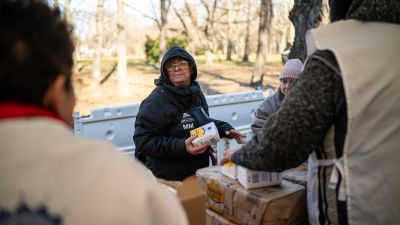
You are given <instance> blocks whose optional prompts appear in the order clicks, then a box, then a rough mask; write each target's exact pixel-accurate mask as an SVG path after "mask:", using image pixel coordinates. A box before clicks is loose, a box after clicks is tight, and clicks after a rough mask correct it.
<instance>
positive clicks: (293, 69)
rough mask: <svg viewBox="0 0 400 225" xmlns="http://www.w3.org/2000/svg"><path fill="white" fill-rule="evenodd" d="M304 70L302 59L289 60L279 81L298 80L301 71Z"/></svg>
mask: <svg viewBox="0 0 400 225" xmlns="http://www.w3.org/2000/svg"><path fill="white" fill-rule="evenodd" d="M302 69H303V63H302V62H301V60H300V59H289V60H288V61H287V62H286V63H285V65H284V66H283V69H282V71H281V73H280V74H279V79H284V78H293V79H295V78H297V77H299V75H300V73H301V70H302Z"/></svg>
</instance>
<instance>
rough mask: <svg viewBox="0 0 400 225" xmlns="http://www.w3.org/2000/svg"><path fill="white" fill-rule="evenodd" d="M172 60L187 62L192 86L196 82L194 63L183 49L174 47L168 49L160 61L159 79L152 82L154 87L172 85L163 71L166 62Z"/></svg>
mask: <svg viewBox="0 0 400 225" xmlns="http://www.w3.org/2000/svg"><path fill="white" fill-rule="evenodd" d="M173 58H181V59H184V60H186V61H188V62H189V63H190V65H191V66H192V73H191V74H190V84H192V83H193V82H194V81H195V80H196V78H197V65H196V61H195V60H194V58H193V57H192V56H191V55H190V54H189V52H187V51H186V50H185V49H183V48H181V47H177V46H174V47H171V48H170V49H168V51H167V52H166V53H165V55H164V57H163V59H162V61H161V66H160V77H159V78H158V79H156V80H155V81H154V84H155V85H160V84H167V85H173V84H172V83H171V81H170V80H169V78H168V74H167V70H166V69H165V65H166V64H167V62H168V61H169V60H170V59H173Z"/></svg>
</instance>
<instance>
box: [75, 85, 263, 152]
mask: <svg viewBox="0 0 400 225" xmlns="http://www.w3.org/2000/svg"><path fill="white" fill-rule="evenodd" d="M268 93H269V92H268ZM263 99H264V96H263V94H262V91H251V92H240V93H230V94H219V95H210V96H206V100H207V103H208V105H209V112H210V117H211V118H214V119H218V120H223V121H226V122H228V123H229V124H231V125H232V126H233V127H235V129H237V130H239V131H240V132H242V133H243V134H245V135H246V138H247V139H248V138H250V137H251V129H250V124H251V121H252V117H253V115H254V112H255V110H256V109H257V107H258V105H259V104H260V103H261V102H262V100H263ZM138 111H139V104H134V105H124V106H113V107H105V108H97V109H93V110H92V111H91V115H90V116H87V117H81V116H80V113H79V111H78V112H74V132H75V135H76V136H84V137H88V138H94V139H99V140H106V141H109V142H111V143H112V144H114V145H115V146H116V147H117V148H118V149H119V150H120V151H122V152H124V153H126V154H128V155H130V156H132V155H133V153H134V150H135V145H134V142H133V139H132V137H133V134H134V130H135V119H136V115H137V113H138ZM229 145H230V147H235V146H236V145H237V144H236V142H235V141H234V140H230V143H229ZM223 150H224V141H220V142H219V143H218V148H217V152H218V154H217V155H218V156H217V157H218V158H220V157H221V155H222V153H223Z"/></svg>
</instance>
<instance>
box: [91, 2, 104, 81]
mask: <svg viewBox="0 0 400 225" xmlns="http://www.w3.org/2000/svg"><path fill="white" fill-rule="evenodd" d="M103 18H104V0H97V13H96V34H95V51H94V55H93V63H92V79H93V80H94V82H93V84H95V85H97V84H98V83H99V81H100V74H101V51H102V48H103Z"/></svg>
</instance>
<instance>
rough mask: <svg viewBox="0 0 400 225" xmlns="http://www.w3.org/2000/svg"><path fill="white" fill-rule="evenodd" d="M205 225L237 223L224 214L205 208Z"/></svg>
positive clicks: (233, 224) (232, 224) (230, 224)
mask: <svg viewBox="0 0 400 225" xmlns="http://www.w3.org/2000/svg"><path fill="white" fill-rule="evenodd" d="M206 225H238V224H237V223H234V222H233V221H231V220H229V219H228V218H225V217H224V216H222V215H220V214H218V213H216V212H214V211H212V210H211V209H206Z"/></svg>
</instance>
